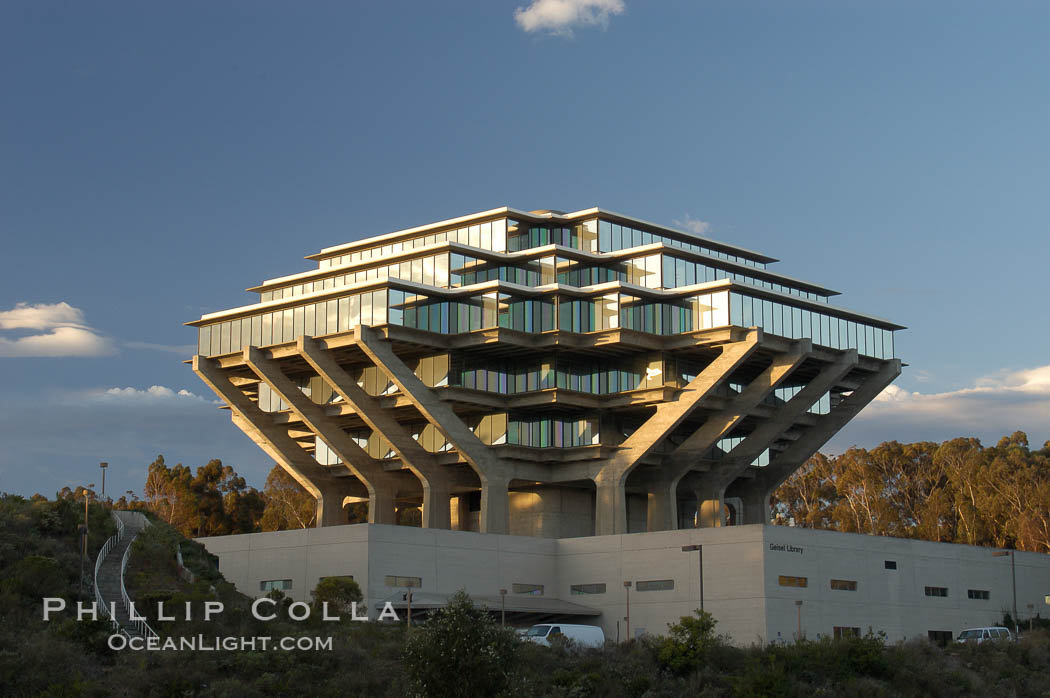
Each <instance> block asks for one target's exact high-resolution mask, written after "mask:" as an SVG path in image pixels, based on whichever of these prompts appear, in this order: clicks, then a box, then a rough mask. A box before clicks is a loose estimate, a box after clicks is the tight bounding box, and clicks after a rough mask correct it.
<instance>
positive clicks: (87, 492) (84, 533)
mask: <svg viewBox="0 0 1050 698" xmlns="http://www.w3.org/2000/svg"><path fill="white" fill-rule="evenodd" d="M94 486H95V483H91V484H90V485H88V486H87V487H85V488H84V525H83V526H81V527H80V538H81V541H80V598H81V599H83V598H84V558H86V557H87V543H88V500H89V499H90V498H91V488H92V487H94Z"/></svg>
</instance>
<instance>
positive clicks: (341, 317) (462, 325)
mask: <svg viewBox="0 0 1050 698" xmlns="http://www.w3.org/2000/svg"><path fill="white" fill-rule="evenodd" d="M388 299H389V305H388ZM388 308H389V309H388ZM387 322H389V323H390V324H392V325H401V326H404V327H413V328H416V329H421V330H427V331H429V332H438V333H441V334H458V333H463V332H471V331H474V330H480V329H488V328H493V327H504V328H507V329H514V330H519V331H522V332H548V331H551V330H553V329H555V327H557V328H559V329H561V330H563V331H567V332H581V333H582V332H597V331H601V330H608V329H613V328H616V327H620V328H625V329H630V330H636V331H639V332H647V333H651V334H664V335H668V334H680V333H683V332H692V331H694V330H704V329H710V328H714V327H725V326H727V325H735V326H738V327H761V328H762V329H764V330H765V331H766V332H769V333H770V334H774V335H777V336H781V337H787V338H789V339H801V338H810V339H812V340H813V343H814V344H817V345H819V346H825V347H829V348H832V349H856V350H857V351H858V352H859V353H860V354H863V355H865V356H871V357H874V358H877V359H890V358H893V356H894V348H893V332H892V331H891V330H887V329H882V328H879V327H875V326H874V325H871V324H868V323H864V322H858V321H854V320H849V319H846V318H840V317H835V316H833V315H831V314H830V313H828V312H818V311H816V310H813V309H812V308H803V307H799V306H794V305H789V304H786V303H782V302H779V301H775V300H771V299H767V298H759V297H755V296H751V295H749V294H747V293H746V292H744V291H739V290H733V291H729V290H724V291H717V292H713V293H708V294H702V295H699V296H694V297H692V298H684V299H673V300H653V299H651V298H643V297H639V296H632V295H627V294H607V295H604V296H598V297H595V298H575V297H570V296H560V297H558V296H545V297H533V296H515V295H510V294H505V293H497V292H490V293H485V294H481V295H478V296H470V297H464V298H457V299H454V300H446V299H439V298H431V297H428V296H426V295H422V294H416V293H412V292H409V291H403V290H400V289H389V291H388V290H385V289H380V290H377V291H368V292H364V293H358V294H352V295H348V296H344V297H342V298H335V299H331V300H327V301H318V302H316V303H308V304H305V305H302V306H299V307H295V308H285V309H282V310H274V311H270V312H265V313H259V314H255V315H252V316H249V317H244V318H238V319H236V320H227V321H225V322H219V323H214V324H211V325H205V326H203V327H201V328H200V329H199V344H198V352H199V353H200V354H201V355H204V356H217V355H220V354H228V353H231V352H235V351H240V350H241V349H242V348H243V347H245V346H248V345H251V346H267V345H272V344H281V343H284V342H291V341H294V340H295V339H296V338H297V337H299V336H300V335H307V336H321V335H326V334H334V333H337V332H347V331H349V330H350V329H352V328H353V327H355V326H356V325H358V324H363V325H382V324H385V323H387Z"/></svg>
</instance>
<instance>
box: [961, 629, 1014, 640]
mask: <svg viewBox="0 0 1050 698" xmlns="http://www.w3.org/2000/svg"><path fill="white" fill-rule="evenodd" d="M1012 639H1013V635H1011V634H1010V631H1009V630H1008V629H1006V628H1000V627H988V628H967V629H966V630H963V631H962V632H961V633H959V637H958V638H956V640H955V641H956V642H973V643H976V644H981V643H982V642H994V641H995V640H1012Z"/></svg>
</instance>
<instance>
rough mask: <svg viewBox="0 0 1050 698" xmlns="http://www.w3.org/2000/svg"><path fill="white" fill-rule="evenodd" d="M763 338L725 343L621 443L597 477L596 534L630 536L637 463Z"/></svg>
mask: <svg viewBox="0 0 1050 698" xmlns="http://www.w3.org/2000/svg"><path fill="white" fill-rule="evenodd" d="M760 337H761V332H760V331H759V330H752V331H750V332H748V334H747V336H746V337H745V338H744V340H742V341H740V342H733V343H732V344H725V345H723V346H722V353H721V354H720V355H719V356H718V358H716V359H715V360H714V361H712V362H711V363H710V364H708V365H707V367H705V368H704V370H703V371H701V372H700V374H699V375H698V376H697V377H696V378H694V379H693V380H691V381H690V382H689V384H688V385H687V386H686V387H685V388H683V389H682V390H680V391H678V394H677V395H676V396H675V398H674V399H673V400H670V401H668V402H663V403H660V404H659V405H657V407H656V413H655V414H653V415H652V416H651V417H650V418H649V419H647V420H646V421H645V423H644V424H642V425H641V426H640V427H638V428H637V429H636V430H635V431H634V433H633V434H631V435H630V436H629V437H627V439H625V440H624V442H623V443H622V444H620V446H619V448H618V449H617V451H616V453H615V454H613V456H611V457H610V458H609V459H608V461H606V462H605V463H604V464H603V465H602V466H601V469H600V470H599V472H598V474H597V475H596V476H595V477H594V485H595V488H596V499H595V519H594V529H595V535H599V536H607V535H613V534H617V533H627V532H628V530H627V502H626V499H625V493H624V487H625V484H626V479H627V476H628V475H629V474H630V472H631V470H632V469H634V467H635V466H637V465H638V462H639V461H641V460H642V458H644V457H645V456H646V455H648V454H649V453H650V452H652V450H653V449H654V448H656V446H657V445H659V444H660V443H661V442H662V441H663V440H664V439H666V438H667V436H668V435H669V434H670V433H671V432H672V431H674V429H675V427H677V426H678V425H679V424H681V423H682V421H683V420H685V419H686V418H687V417H688V416H689V415H690V414H691V413H692V411H693V410H694V409H696V407H697V405H699V404H700V401H701V400H703V398H704V397H706V396H707V395H709V394H711V393H712V392H713V391H714V390H715V388H717V387H718V385H719V384H720V383H721V382H722V381H724V380H725V379H726V378H727V377H728V376H729V374H731V373H732V372H733V371H734V370H736V368H737V367H738V366H740V364H742V363H743V362H744V361H745V360H747V358H748V357H749V356H751V354H752V353H754V351H755V349H757V348H758V341H759V339H760Z"/></svg>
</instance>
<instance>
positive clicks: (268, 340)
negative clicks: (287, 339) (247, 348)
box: [259, 313, 273, 347]
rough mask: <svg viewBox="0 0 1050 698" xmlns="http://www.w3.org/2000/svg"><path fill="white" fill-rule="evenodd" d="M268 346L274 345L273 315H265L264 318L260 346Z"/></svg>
mask: <svg viewBox="0 0 1050 698" xmlns="http://www.w3.org/2000/svg"><path fill="white" fill-rule="evenodd" d="M267 344H273V313H264V314H263V316H262V328H261V330H260V333H259V346H261V347H264V346H266V345H267Z"/></svg>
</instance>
